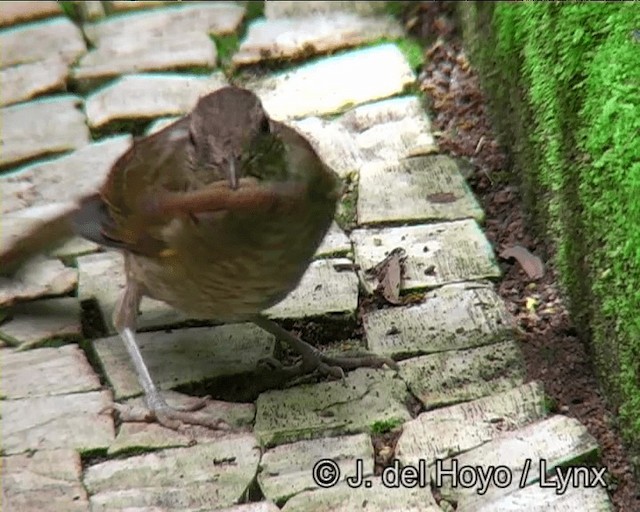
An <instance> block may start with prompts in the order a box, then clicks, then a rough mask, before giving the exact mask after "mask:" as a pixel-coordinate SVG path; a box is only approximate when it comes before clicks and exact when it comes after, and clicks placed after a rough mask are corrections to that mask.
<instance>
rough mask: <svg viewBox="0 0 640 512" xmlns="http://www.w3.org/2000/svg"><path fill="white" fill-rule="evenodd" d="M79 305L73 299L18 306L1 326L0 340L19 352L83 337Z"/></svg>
mask: <svg viewBox="0 0 640 512" xmlns="http://www.w3.org/2000/svg"><path fill="white" fill-rule="evenodd" d="M80 315H81V311H80V303H79V302H78V299H76V298H75V297H62V298H60V299H49V300H38V301H32V302H29V303H27V304H17V305H15V306H14V307H13V308H12V310H11V317H10V319H9V320H7V321H6V322H4V323H3V324H1V325H0V339H2V340H3V341H5V342H7V343H8V344H9V345H11V346H14V347H20V349H21V350H25V349H29V348H34V347H37V346H39V345H42V344H44V343H47V342H50V341H53V340H66V341H78V340H80V339H81V338H82V323H81V321H80Z"/></svg>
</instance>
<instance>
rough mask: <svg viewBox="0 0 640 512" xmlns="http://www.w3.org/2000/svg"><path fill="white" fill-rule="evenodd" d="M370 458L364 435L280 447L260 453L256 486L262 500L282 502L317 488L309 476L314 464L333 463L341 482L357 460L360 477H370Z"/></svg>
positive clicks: (353, 471)
mask: <svg viewBox="0 0 640 512" xmlns="http://www.w3.org/2000/svg"><path fill="white" fill-rule="evenodd" d="M373 455H374V454H373V445H372V444H371V438H370V436H369V435H368V434H358V435H355V436H340V437H325V438H322V439H312V440H309V441H298V442H297V443H291V444H284V445H281V446H277V447H275V448H272V449H271V450H267V451H266V452H265V453H264V455H263V456H262V459H261V461H260V466H261V468H262V471H260V473H258V483H259V484H260V488H261V489H262V493H263V494H264V495H265V497H266V498H268V499H270V500H272V501H275V502H276V503H282V502H285V501H286V500H288V499H290V498H291V497H292V496H295V495H296V494H300V493H301V492H304V491H309V490H313V489H319V488H320V487H319V486H318V485H317V484H316V483H315V482H314V480H313V477H312V475H313V471H314V467H315V465H316V463H317V462H318V461H320V460H322V459H332V460H333V461H335V462H336V463H337V464H338V466H339V474H340V475H341V477H340V481H343V480H344V479H345V478H346V477H347V476H349V475H353V474H354V473H355V471H356V464H357V463H356V461H358V460H361V461H362V468H361V473H362V475H363V476H367V477H370V476H372V475H373V458H374V456H373ZM336 483H337V482H336Z"/></svg>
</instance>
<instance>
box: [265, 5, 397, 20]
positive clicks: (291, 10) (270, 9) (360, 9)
mask: <svg viewBox="0 0 640 512" xmlns="http://www.w3.org/2000/svg"><path fill="white" fill-rule="evenodd" d="M386 4H387V2H362V1H358V2H340V1H338V2H334V1H331V2H327V1H316V2H285V1H279V2H266V3H265V6H264V15H265V17H266V18H267V19H277V18H290V17H294V16H309V15H312V14H314V15H315V14H326V13H331V12H355V13H358V14H360V15H363V16H366V15H371V14H379V13H382V12H384V10H385V8H386Z"/></svg>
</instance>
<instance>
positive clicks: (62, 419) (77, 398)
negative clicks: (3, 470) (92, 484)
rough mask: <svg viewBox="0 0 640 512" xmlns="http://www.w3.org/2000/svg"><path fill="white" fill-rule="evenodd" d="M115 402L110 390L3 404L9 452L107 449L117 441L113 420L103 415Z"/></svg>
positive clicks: (4, 443)
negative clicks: (114, 440)
mask: <svg viewBox="0 0 640 512" xmlns="http://www.w3.org/2000/svg"><path fill="white" fill-rule="evenodd" d="M111 403H112V401H111V393H109V392H108V391H92V392H89V393H73V394H70V395H53V396H40V397H34V398H22V399H19V400H4V401H3V402H2V448H3V450H4V452H5V453H7V454H12V453H21V452H25V451H27V450H46V449H56V448H74V449H76V450H79V451H80V452H89V451H93V450H104V449H106V448H107V447H108V446H109V445H110V444H111V442H112V441H113V438H114V428H113V419H112V418H111V415H110V414H108V413H107V414H105V413H101V411H103V410H104V409H105V407H107V406H109V405H110V404H111Z"/></svg>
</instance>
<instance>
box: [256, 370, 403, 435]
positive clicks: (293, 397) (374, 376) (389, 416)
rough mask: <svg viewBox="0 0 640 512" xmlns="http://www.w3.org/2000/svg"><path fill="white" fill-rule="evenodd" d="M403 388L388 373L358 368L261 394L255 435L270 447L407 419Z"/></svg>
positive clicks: (350, 432) (395, 377)
mask: <svg viewBox="0 0 640 512" xmlns="http://www.w3.org/2000/svg"><path fill="white" fill-rule="evenodd" d="M406 399H407V388H406V385H405V384H404V382H403V381H402V380H401V379H399V378H397V376H395V374H394V373H393V372H392V371H388V370H387V371H385V370H370V369H358V370H355V371H353V372H351V373H349V374H348V375H347V376H346V378H345V383H344V384H343V382H342V381H333V382H321V383H319V384H308V385H303V386H298V387H295V388H291V389H284V390H274V391H267V392H266V393H262V394H261V395H260V396H259V397H258V401H257V403H256V408H257V411H256V422H255V433H256V435H257V436H258V437H259V439H260V441H261V443H262V444H263V445H266V446H275V445H278V444H284V443H287V442H293V441H299V440H303V439H312V438H317V437H321V436H330V435H343V434H354V433H358V432H369V431H370V429H371V427H372V425H373V424H375V423H376V422H382V421H398V422H400V423H402V422H403V421H406V420H408V419H410V418H411V415H410V414H409V411H408V410H407V408H406V407H405V405H404V404H405V401H406Z"/></svg>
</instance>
